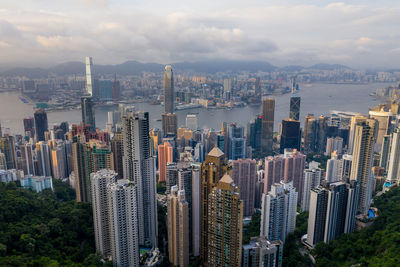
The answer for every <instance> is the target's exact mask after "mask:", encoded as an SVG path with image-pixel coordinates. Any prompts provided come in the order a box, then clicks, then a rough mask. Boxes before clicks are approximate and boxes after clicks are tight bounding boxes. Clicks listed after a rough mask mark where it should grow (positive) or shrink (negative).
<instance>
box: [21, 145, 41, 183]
mask: <svg viewBox="0 0 400 267" xmlns="http://www.w3.org/2000/svg"><path fill="white" fill-rule="evenodd" d="M20 151H21V165H22V166H21V168H22V170H23V171H24V174H26V175H32V176H35V175H38V173H37V170H36V166H37V164H35V161H36V159H35V153H34V148H33V145H32V144H30V143H26V144H23V145H21V146H20Z"/></svg>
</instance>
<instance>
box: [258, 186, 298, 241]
mask: <svg viewBox="0 0 400 267" xmlns="http://www.w3.org/2000/svg"><path fill="white" fill-rule="evenodd" d="M297 197H298V193H297V192H296V189H295V188H294V187H293V183H292V182H289V183H285V182H283V181H281V182H280V183H279V184H278V183H276V184H273V185H272V186H271V191H270V192H269V193H268V194H263V197H262V204H261V207H262V211H261V226H260V236H265V237H267V238H268V239H269V240H271V241H274V240H281V241H282V242H285V240H286V237H287V235H288V234H290V233H293V232H294V229H295V227H296V209H297Z"/></svg>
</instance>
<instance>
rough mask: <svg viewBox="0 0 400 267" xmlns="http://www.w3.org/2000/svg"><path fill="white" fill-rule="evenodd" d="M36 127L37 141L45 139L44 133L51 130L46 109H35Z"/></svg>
mask: <svg viewBox="0 0 400 267" xmlns="http://www.w3.org/2000/svg"><path fill="white" fill-rule="evenodd" d="M34 117H35V129H36V141H44V140H45V138H44V133H45V132H48V131H49V124H48V122H47V113H46V111H45V110H44V109H42V108H39V109H37V110H36V111H35V114H34Z"/></svg>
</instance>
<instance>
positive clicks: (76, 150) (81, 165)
mask: <svg viewBox="0 0 400 267" xmlns="http://www.w3.org/2000/svg"><path fill="white" fill-rule="evenodd" d="M72 159H73V166H74V174H75V190H76V201H78V202H90V199H91V198H90V173H91V171H92V166H91V164H92V155H91V149H90V147H89V146H88V145H87V144H85V143H82V142H80V141H79V139H78V138H77V137H76V136H75V137H74V139H73V143H72Z"/></svg>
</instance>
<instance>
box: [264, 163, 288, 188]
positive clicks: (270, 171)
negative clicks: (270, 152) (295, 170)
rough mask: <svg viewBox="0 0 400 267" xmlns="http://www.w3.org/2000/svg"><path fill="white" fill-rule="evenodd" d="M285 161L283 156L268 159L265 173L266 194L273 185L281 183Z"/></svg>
mask: <svg viewBox="0 0 400 267" xmlns="http://www.w3.org/2000/svg"><path fill="white" fill-rule="evenodd" d="M284 171H285V160H284V159H283V158H282V157H281V156H276V157H272V156H269V157H266V158H265V171H264V194H268V192H269V191H270V190H271V185H273V184H275V183H279V182H280V181H281V180H282V178H283V175H284Z"/></svg>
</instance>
